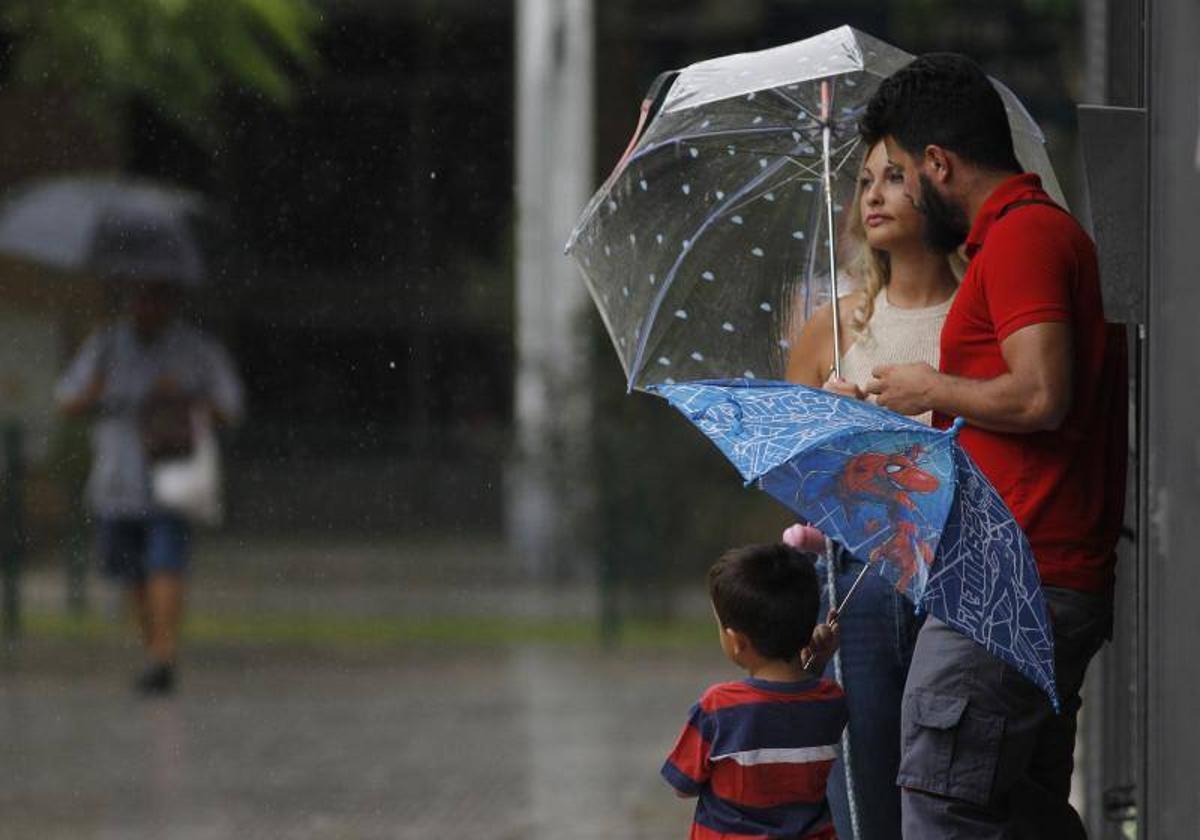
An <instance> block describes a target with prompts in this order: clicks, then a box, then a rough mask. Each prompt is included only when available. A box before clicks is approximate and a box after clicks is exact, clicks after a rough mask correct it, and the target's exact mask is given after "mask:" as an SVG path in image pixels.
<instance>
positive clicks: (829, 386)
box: [821, 374, 867, 400]
mask: <svg viewBox="0 0 1200 840" xmlns="http://www.w3.org/2000/svg"><path fill="white" fill-rule="evenodd" d="M821 387H822V388H824V389H825V390H826V391H832V392H833V393H835V394H839V395H841V396H843V397H853V398H854V399H856V400H865V399H866V398H867V395H866V393H865V392H864V391H863V389H862V388H859V387H858V386H857V385H855V384H854V383H853V382H849V381H847V380H845V379H842V378H841V377H840V376H838V375H837V374H830V375H829V378H828V379H826V380H825V384H824V385H822V386H821Z"/></svg>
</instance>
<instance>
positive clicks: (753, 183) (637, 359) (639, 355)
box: [627, 158, 788, 391]
mask: <svg viewBox="0 0 1200 840" xmlns="http://www.w3.org/2000/svg"><path fill="white" fill-rule="evenodd" d="M787 160H788V159H787V158H781V159H780V160H777V161H776V162H774V163H772V164H770V165H768V166H767V167H766V168H765V169H763V171H762V172H761V173H759V174H758V176H756V177H755V178H752V179H751V180H750V181H749V182H748V183H746V184H745V186H743V187H742V188H741V189H740V190H738V191H737V192H736V193H734V194H733V195H731V196H730V197H729V198H728V199H727V200H725V201H724V202H722V203H721V204H720V205H719V206H718V207H717V208H716V209H715V210H713V211H712V212H711V213H709V214H708V215H707V216H705V218H704V221H702V222H701V223H700V226H699V227H698V228H696V230H695V232H694V233H693V234H692V235H691V236H690V237H689V238H688V239H687V240H686V241H687V242H688V243H691V242H694V241H695V240H696V239H698V238H699V237H701V236H703V235H704V232H705V231H706V230H708V228H710V227H712V225H713V224H714V223H715V222H716V220H717V219H718V218H720V217H721V216H722V215H723V214H724V213H725V212H726V211H727V210H728V209H729V207H731V206H732V205H734V204H736V203H737V202H738V201H740V200H741V199H742V197H743V196H745V195H746V194H747V193H749V192H752V191H753V190H754V189H755V188H757V187H758V186H759V185H760V184H762V183H763V182H765V181H766V180H767V179H768V178H769V177H770V176H772V175H774V174H775V173H776V172H778V171H779V169H780V168H781V167H782V166H783V165H784V163H786V162H787ZM689 250H690V244H689V245H688V246H687V247H684V248H681V249H680V251H679V256H678V257H676V258H675V262H674V263H672V265H671V269H670V271H668V272H667V275H666V276H665V277H664V278H663V284H662V288H660V289H659V290H658V293H657V294H656V295H655V296H654V300H653V302H652V303H651V305H650V311H649V312H647V313H646V317H645V318H644V319H643V320H642V325H641V335H640V337H639V338H638V346H637V352H636V353H635V354H634V357H633V364H632V365H631V366H630V368H629V381H628V383H627V388H628V389H629V390H630V391H632V390H633V384H634V382H635V381H636V380H637V376H638V374H639V373H640V372H641V369H642V363H643V361H644V357H645V355H646V347H647V345H648V344H649V343H650V332H651V327H652V326H653V324H654V321H655V319H656V318H657V317H658V310H659V309H661V308H662V304H663V301H664V300H666V297H667V292H668V291H670V289H671V285H672V284H673V283H674V282H675V277H676V275H677V274H678V273H679V267H680V266H681V265H682V264H683V260H684V258H685V257H686V256H687V254H688V251H689Z"/></svg>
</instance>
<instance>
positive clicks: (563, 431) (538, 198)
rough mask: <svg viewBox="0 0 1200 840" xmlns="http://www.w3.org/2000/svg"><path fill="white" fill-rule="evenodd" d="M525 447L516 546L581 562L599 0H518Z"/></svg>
mask: <svg viewBox="0 0 1200 840" xmlns="http://www.w3.org/2000/svg"><path fill="white" fill-rule="evenodd" d="M516 39H517V50H516V52H517V126H516V141H517V150H516V155H517V161H516V163H517V166H516V172H517V201H516V203H517V266H516V268H517V278H516V359H517V370H516V383H515V389H516V391H515V424H516V451H515V457H514V459H513V462H512V465H511V469H510V471H509V482H508V485H509V486H508V492H507V521H508V532H509V533H508V536H509V543H510V547H511V549H512V550H513V552H514V554H515V555H516V556H518V557H519V558H521V561H522V563H523V564H524V565H525V567H526V569H527V570H528V571H529V572H531V573H533V574H535V575H538V576H543V577H546V576H555V577H562V576H564V575H566V576H569V575H571V574H573V573H575V572H578V571H581V570H582V564H583V563H584V562H585V560H584V558H582V557H580V556H579V554H578V551H579V548H578V545H577V544H576V545H574V546H573V547H572V549H571V550H570V551H567V550H565V546H566V545H567V544H568V538H569V537H570V536H571V533H572V530H573V529H572V527H571V522H572V518H573V517H574V516H577V515H578V514H579V512H580V511H582V510H584V509H585V508H586V506H587V499H588V493H587V489H586V487H587V470H586V456H587V448H588V438H589V435H588V432H589V425H590V415H591V400H590V387H591V383H590V382H589V381H588V376H587V358H588V357H587V354H586V341H585V336H584V335H583V332H584V327H585V324H586V321H585V320H584V317H583V315H584V312H585V311H586V307H587V306H588V301H587V294H586V291H585V289H584V285H583V281H582V278H580V277H579V276H578V272H577V269H576V268H575V266H574V265H573V264H572V263H571V262H570V261H569V260H567V258H566V257H564V256H563V245H564V244H565V243H566V240H567V236H568V234H569V233H570V231H571V227H572V224H573V222H574V220H575V218H576V217H577V215H578V214H579V211H580V210H581V209H582V208H583V205H584V203H585V202H586V201H587V199H588V197H589V196H590V194H591V192H592V189H593V187H594V186H595V185H594V184H593V183H592V181H593V176H592V171H593V166H592V146H593V134H594V131H593V118H592V100H593V73H594V69H593V67H594V59H593V10H592V2H591V0H517V14H516Z"/></svg>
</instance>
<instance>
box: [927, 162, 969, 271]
mask: <svg viewBox="0 0 1200 840" xmlns="http://www.w3.org/2000/svg"><path fill="white" fill-rule="evenodd" d="M919 178H920V181H921V204H920V205H919V206H918V207H917V209H918V210H920V211H921V213H922V215H924V216H925V224H924V225H923V226H922V230H921V238H922V239H923V240H924V241H925V244H926V245H927V246H929V249H930V250H932V251H936V252H937V253H939V254H949V253H951V252H952V251H954V250H955V249H957V248H958V246H959V245H961V244H963V242H965V241H966V238H967V234H968V233H970V232H971V223H970V220H969V219H967V212H966V211H965V210H964V209H963V208H962V207H959V206H958V205H957V204H954V203H953V202H951V201H948V200H947V199H945V198H943V197H942V194H941V193H939V192H938V191H937V189H935V188H934V186H933V182H931V181H930V180H929V178H928V177H926V176H925V175H920V176H919Z"/></svg>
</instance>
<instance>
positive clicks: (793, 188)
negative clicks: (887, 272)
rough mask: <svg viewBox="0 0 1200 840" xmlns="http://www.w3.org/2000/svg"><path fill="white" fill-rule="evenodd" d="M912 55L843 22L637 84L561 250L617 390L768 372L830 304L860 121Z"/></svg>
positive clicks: (1041, 155) (1025, 131)
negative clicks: (608, 165)
mask: <svg viewBox="0 0 1200 840" xmlns="http://www.w3.org/2000/svg"><path fill="white" fill-rule="evenodd" d="M912 58H913V56H912V55H910V54H909V53H906V52H904V51H903V50H900V49H897V48H895V47H893V46H890V45H888V44H886V43H884V42H882V41H880V40H878V39H876V38H873V37H871V36H869V35H866V34H864V33H862V32H859V31H857V30H855V29H853V28H851V27H848V26H844V27H841V28H839V29H835V30H832V31H830V32H826V33H824V34H821V35H817V36H815V37H812V38H808V39H805V40H803V41H798V42H796V43H793V44H787V45H785V46H781V47H775V48H773V49H768V50H763V51H760V52H754V53H743V54H738V55H731V56H725V57H722V58H716V59H712V60H710V61H704V62H700V63H698V64H694V65H691V66H690V67H687V68H685V69H683V70H681V71H679V72H678V74H675V75H674V79H673V81H670V80H669V79H668V81H670V86H669V88H667V90H666V91H665V93H662V92H661V91H658V90H652V92H651V95H650V96H649V97H648V102H649V101H651V100H657V99H661V105H660V107H659V108H658V110H657V112H656V113H654V114H653V115H651V116H650V118H649V119H648V120H646V121H645V125H644V131H643V125H642V124H641V123H640V124H639V130H638V133H637V134H635V138H634V141H633V142H632V143H631V144H630V148H629V149H628V150H627V152H626V154H625V155H624V156H623V157H622V159H621V161H620V162H619V163H618V164H617V167H616V169H615V170H614V171H613V173H612V175H611V176H609V178H608V180H607V181H606V182H605V183H604V185H603V186H602V187H601V188H600V189H599V190H598V191H597V193H596V194H595V195H594V196H593V197H592V199H591V201H590V202H589V203H588V205H587V207H586V208H585V209H584V211H583V213H582V215H581V217H580V219H579V221H578V223H577V225H576V227H575V229H574V231H573V232H572V234H571V237H570V239H569V241H568V243H567V252H568V253H569V254H570V255H571V256H572V257H573V258H574V259H575V260H576V261H577V262H578V264H579V266H580V268H581V269H582V271H583V275H584V278H585V280H586V283H587V286H588V289H589V291H590V292H591V295H592V298H593V299H594V301H595V303H596V306H597V307H598V308H599V311H600V314H601V317H602V318H603V320H604V324H605V326H606V327H607V329H608V332H609V335H610V336H611V338H612V341H613V345H614V347H615V348H616V350H617V355H618V356H619V358H620V360H621V364H622V366H623V367H624V370H625V375H626V377H627V380H628V385H629V387H630V389H633V388H641V387H645V386H647V385H651V384H658V383H668V384H669V383H671V382H684V381H690V380H698V379H719V378H729V377H745V378H752V379H753V378H766V379H781V378H782V377H783V373H784V370H785V367H786V361H787V351H788V349H789V339H790V337H791V336H793V335H794V334H795V333H796V331H797V330H798V328H799V326H800V325H801V324H802V323H803V321H804V320H805V319H806V318H807V317H808V316H809V315H810V314H811V313H812V311H813V310H814V309H815V308H816V307H817V306H819V305H821V304H822V303H824V302H826V301H828V300H830V299H831V297H832V298H833V299H835V300H836V294H835V289H836V284H837V282H838V280H839V279H840V278H839V274H838V271H837V241H836V240H837V236H836V234H837V231H838V228H839V226H840V225H841V221H840V219H841V216H842V214H843V213H844V212H846V208H847V207H848V206H849V203H850V200H851V198H852V196H853V192H854V181H855V179H856V177H857V174H858V170H859V168H860V166H861V161H862V154H863V151H864V150H863V149H862V144H861V142H860V140H859V137H858V121H859V118H860V117H861V116H862V112H863V110H864V109H865V107H866V104H867V102H868V101H869V99H870V97H871V95H872V94H873V93H874V91H875V89H876V88H877V87H878V85H879V83H880V82H881V81H882V80H883V79H885V78H887V77H888V76H889V75H891V74H892V73H894V72H895V71H896V70H898V69H900V68H901V67H903V66H904V65H905V64H907V63H908V62H909V61H911V60H912ZM997 88H998V89H999V90H1000V93H1001V95H1002V97H1003V98H1004V100H1005V104H1006V106H1007V107H1008V110H1009V118H1010V124H1011V125H1012V127H1013V136H1014V142H1015V145H1016V150H1017V155H1018V158H1019V159H1020V160H1021V162H1022V164H1023V165H1024V166H1025V167H1026V168H1027V169H1029V170H1031V171H1035V172H1038V173H1039V174H1041V175H1042V178H1043V181H1044V182H1045V183H1046V186H1047V187H1048V189H1049V190H1050V192H1051V194H1052V195H1055V196H1056V198H1059V199H1061V191H1060V190H1059V189H1058V184H1057V180H1056V179H1055V178H1054V173H1053V170H1052V169H1051V166H1050V161H1049V158H1048V157H1047V155H1046V151H1045V147H1044V138H1043V136H1042V133H1041V131H1040V130H1039V128H1038V126H1037V125H1036V124H1035V123H1034V121H1033V120H1032V118H1031V117H1030V116H1029V114H1028V112H1026V110H1025V109H1024V107H1022V106H1021V104H1020V102H1019V101H1018V100H1017V98H1016V97H1015V96H1014V95H1013V94H1012V92H1011V91H1009V90H1008V89H1007V88H1006V87H1004V86H1003V85H1000V84H999V83H997ZM643 115H644V116H646V109H645V108H644V112H643ZM844 291H845V290H843V292H844Z"/></svg>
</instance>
